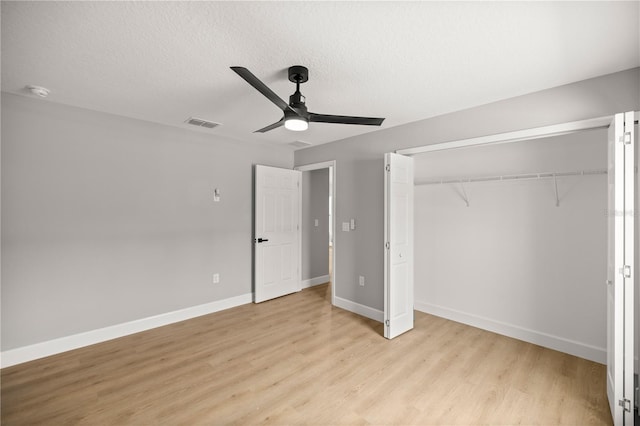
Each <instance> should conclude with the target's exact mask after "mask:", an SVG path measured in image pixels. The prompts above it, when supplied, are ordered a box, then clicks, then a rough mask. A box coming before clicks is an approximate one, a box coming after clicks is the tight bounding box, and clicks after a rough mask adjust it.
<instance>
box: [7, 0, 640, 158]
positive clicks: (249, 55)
mask: <svg viewBox="0 0 640 426" xmlns="http://www.w3.org/2000/svg"><path fill="white" fill-rule="evenodd" d="M638 9H639V2H637V1H635V2H609V1H604V2H71V1H68V2H6V1H3V2H2V4H1V11H2V23H1V24H2V29H1V31H2V90H3V91H5V92H10V93H18V94H24V95H28V94H27V92H26V91H25V90H24V87H25V86H26V85H28V84H34V85H41V86H44V87H47V88H49V89H50V90H51V95H50V96H49V98H48V99H47V100H48V101H53V102H59V103H63V104H68V105H74V106H78V107H83V108H89V109H93V110H98V111H104V112H108V113H113V114H118V115H123V116H128V117H133V118H137V119H142V120H148V121H152V122H157V123H163V124H167V125H172V126H179V127H184V128H190V129H196V130H199V131H206V132H209V133H211V134H217V135H222V136H225V137H229V138H233V139H235V140H239V141H263V142H264V143H268V142H273V143H278V144H288V143H290V142H293V141H296V140H302V141H307V142H311V143H313V144H314V145H317V144H321V143H326V142H330V141H335V140H339V139H343V138H346V137H349V136H353V135H357V134H361V133H365V132H369V131H375V130H377V129H378V128H375V127H368V126H352V125H337V124H323V123H311V125H310V128H309V130H308V131H306V132H291V131H288V130H285V129H284V128H280V129H278V130H274V131H271V132H268V133H265V134H254V133H252V132H253V131H254V130H256V129H259V128H261V127H264V126H266V125H268V124H271V123H273V122H275V121H278V120H279V119H280V118H281V116H282V112H281V111H280V110H279V109H278V108H277V107H276V106H275V105H273V104H272V103H271V102H269V101H268V100H267V99H266V98H264V97H263V96H262V95H261V94H260V93H258V92H257V91H256V90H255V89H253V88H252V87H251V86H249V85H248V84H247V83H246V82H245V81H244V80H242V79H241V78H240V77H239V76H238V75H236V74H235V73H234V72H233V71H231V70H230V69H229V67H230V66H235V65H238V66H244V67H247V68H248V69H249V70H251V71H252V72H253V73H254V74H255V75H256V76H258V77H259V78H260V79H261V80H262V81H264V82H265V83H266V84H267V85H268V86H269V87H271V89H272V90H274V91H275V92H276V93H277V94H278V95H279V96H280V97H281V98H283V99H284V100H285V101H287V102H288V96H289V95H290V94H291V93H293V91H294V85H293V84H292V83H290V82H289V81H288V80H287V68H288V67H289V66H291V65H304V66H307V67H308V68H309V74H310V77H309V82H308V83H305V84H304V85H303V86H302V92H303V94H304V95H305V96H306V97H307V106H308V108H309V110H310V111H313V112H316V113H323V114H338V115H362V116H373V117H386V121H385V122H384V124H383V126H382V128H388V127H391V126H397V125H401V124H405V123H408V122H412V121H417V120H421V119H425V118H428V117H433V116H436V115H440V114H443V113H447V112H451V111H456V110H460V109H464V108H469V107H472V106H476V105H481V104H485V103H489V102H493V101H496V100H500V99H506V98H510V97H513V96H517V95H521V94H525V93H530V92H535V91H538V90H543V89H547V88H550V87H554V86H558V85H562V84H567V83H571V82H574V81H579V80H583V79H587V78H591V77H595V76H599V75H603V74H608V73H612V72H616V71H621V70H625V69H629V68H633V67H636V66H639V65H640V44H639V38H640V37H639V32H638V31H639V30H638V28H639V20H640V13H639V10H638ZM190 116H196V117H200V118H204V119H208V120H212V121H216V122H219V123H222V126H219V127H217V128H215V129H212V130H204V129H203V130H200V129H197V128H195V127H193V126H188V125H186V124H184V123H183V122H184V120H186V119H187V118H188V117H190Z"/></svg>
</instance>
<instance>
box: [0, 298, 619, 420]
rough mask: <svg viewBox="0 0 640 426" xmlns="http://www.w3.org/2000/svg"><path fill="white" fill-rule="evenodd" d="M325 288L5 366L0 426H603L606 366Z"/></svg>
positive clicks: (605, 414)
mask: <svg viewBox="0 0 640 426" xmlns="http://www.w3.org/2000/svg"><path fill="white" fill-rule="evenodd" d="M329 300H330V288H329V287H328V285H322V286H316V287H312V288H309V289H306V290H304V291H302V292H300V293H297V294H293V295H290V296H287V297H284V298H279V299H276V300H273V301H269V302H265V303H262V304H258V305H254V304H249V305H244V306H240V307H237V308H234V309H229V310H226V311H222V312H218V313H215V314H211V315H206V316H203V317H199V318H195V319H192V320H188V321H184V322H181V323H176V324H171V325H168V326H165V327H161V328H157V329H154V330H149V331H146V332H143V333H138V334H135V335H131V336H126V337H123V338H120V339H115V340H112V341H109V342H104V343H100V344H97V345H93V346H90V347H86V348H82V349H78V350H75V351H70V352H67V353H64V354H60V355H56V356H52V357H49V358H44V359H41V360H37V361H32V362H29V363H25V364H21V365H17V366H14V367H9V368H5V369H3V370H2V372H1V373H2V382H1V402H2V411H1V421H2V424H3V425H38V424H41V425H63V424H64V425H67V424H87V425H156V424H157V425H178V424H181V425H194V424H207V425H209V424H212V425H218V424H225V425H226V424H229V425H231V424H237V425H246V424H265V425H285V424H286V425H290V424H335V425H370V424H407V425H409V424H413V425H486V424H491V425H494V424H495V425H513V424H526V425H536V424H537V425H551V424H553V425H556V424H558V425H563V424H564V425H610V424H612V421H611V416H610V414H609V408H608V404H607V399H606V390H605V368H604V366H603V365H600V364H596V363H593V362H590V361H586V360H583V359H579V358H576V357H573V356H570V355H567V354H563V353H560V352H555V351H552V350H548V349H544V348H541V347H539V346H535V345H531V344H528V343H525V342H521V341H518V340H514V339H510V338H507V337H504V336H499V335H496V334H493V333H490V332H487V331H484V330H480V329H477V328H473V327H468V326H465V325H462V324H459V323H455V322H452V321H448V320H445V319H442V318H438V317H434V316H431V315H427V314H423V313H420V312H416V316H415V329H414V330H412V331H410V332H408V333H406V334H404V335H402V336H399V337H398V338H396V339H394V340H391V341H389V340H386V339H384V338H383V337H382V326H381V324H380V323H377V322H375V321H372V320H369V319H366V318H363V317H359V316H357V315H354V314H352V313H349V312H347V311H344V310H341V309H339V308H335V307H332V306H331V305H330V302H329Z"/></svg>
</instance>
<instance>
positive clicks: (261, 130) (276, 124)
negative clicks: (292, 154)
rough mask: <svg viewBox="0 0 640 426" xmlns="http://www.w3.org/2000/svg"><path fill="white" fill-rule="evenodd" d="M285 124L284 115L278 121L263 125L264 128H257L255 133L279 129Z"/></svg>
mask: <svg viewBox="0 0 640 426" xmlns="http://www.w3.org/2000/svg"><path fill="white" fill-rule="evenodd" d="M283 124H284V117H282V119H281V120H280V121H278V122H277V123H273V124H269V125H268V126H267V127H263V128H262V129H260V130H256V131H255V132H253V133H264V132H268V131H269V130H273V129H277V128H278V127H280V126H282V125H283Z"/></svg>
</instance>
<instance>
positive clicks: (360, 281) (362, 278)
mask: <svg viewBox="0 0 640 426" xmlns="http://www.w3.org/2000/svg"><path fill="white" fill-rule="evenodd" d="M358 284H360V287H364V277H363V276H362V275H360V277H359V278H358Z"/></svg>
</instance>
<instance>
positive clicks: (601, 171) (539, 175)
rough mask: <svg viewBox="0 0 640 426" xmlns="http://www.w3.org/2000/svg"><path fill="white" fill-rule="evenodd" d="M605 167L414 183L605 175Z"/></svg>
mask: <svg viewBox="0 0 640 426" xmlns="http://www.w3.org/2000/svg"><path fill="white" fill-rule="evenodd" d="M606 174H607V170H606V169H598V170H579V171H573V172H542V173H527V174H519V175H500V176H481V177H459V178H449V179H437V180H429V181H423V182H416V183H415V185H443V184H451V183H473V182H491V181H514V180H528V179H554V178H559V177H567V176H592V175H606Z"/></svg>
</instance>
